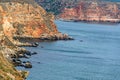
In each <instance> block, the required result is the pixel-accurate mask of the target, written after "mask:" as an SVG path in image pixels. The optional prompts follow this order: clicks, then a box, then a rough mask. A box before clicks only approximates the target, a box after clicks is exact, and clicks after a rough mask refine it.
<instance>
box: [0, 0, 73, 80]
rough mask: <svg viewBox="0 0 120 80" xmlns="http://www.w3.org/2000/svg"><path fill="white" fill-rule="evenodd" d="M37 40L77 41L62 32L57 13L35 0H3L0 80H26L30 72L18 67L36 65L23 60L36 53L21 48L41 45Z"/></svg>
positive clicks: (0, 27) (1, 3)
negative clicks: (48, 11) (17, 67)
mask: <svg viewBox="0 0 120 80" xmlns="http://www.w3.org/2000/svg"><path fill="white" fill-rule="evenodd" d="M27 39H28V40H29V41H26V40H27ZM35 39H38V42H40V41H56V40H74V39H73V38H72V37H70V36H69V35H68V34H62V33H60V32H59V31H58V30H57V27H56V25H55V23H54V15H53V14H51V13H47V12H46V11H45V10H44V9H43V8H42V7H41V6H39V5H38V4H37V3H35V2H34V0H21V1H19V0H8V1H5V0H1V1H0V64H1V66H2V67H0V73H1V74H0V80H25V78H26V77H27V75H28V74H29V72H28V71H18V70H16V69H15V67H16V66H20V67H24V68H32V67H33V66H32V63H31V62H30V61H22V60H21V58H27V59H28V58H30V57H31V56H32V55H36V54H37V53H36V52H30V51H28V50H26V49H25V48H22V47H37V46H38V45H39V44H38V42H36V41H34V40H35ZM21 40H23V41H22V42H21ZM32 40H33V41H32ZM6 66H8V67H9V68H8V67H6ZM3 67H4V68H3ZM8 69H9V70H8ZM6 70H8V71H6Z"/></svg>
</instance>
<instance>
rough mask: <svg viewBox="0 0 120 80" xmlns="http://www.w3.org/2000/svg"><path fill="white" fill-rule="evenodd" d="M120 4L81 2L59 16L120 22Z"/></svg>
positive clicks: (77, 19) (65, 18)
mask: <svg viewBox="0 0 120 80" xmlns="http://www.w3.org/2000/svg"><path fill="white" fill-rule="evenodd" d="M119 7H120V5H119V3H112V2H92V1H84V2H79V4H78V5H76V6H75V7H72V8H65V9H64V10H63V11H62V13H61V14H60V15H59V18H62V19H64V20H73V21H102V22H120V8H119Z"/></svg>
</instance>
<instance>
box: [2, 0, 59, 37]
mask: <svg viewBox="0 0 120 80" xmlns="http://www.w3.org/2000/svg"><path fill="white" fill-rule="evenodd" d="M3 1H4V0H3ZM11 1H12V0H9V1H6V2H2V3H0V16H1V19H0V22H1V25H2V27H3V30H4V33H5V34H6V35H7V36H9V37H11V36H12V37H13V36H25V37H26V36H27V37H33V38H37V37H40V36H41V35H42V34H44V33H46V34H51V35H52V34H55V33H58V30H57V28H56V25H55V24H54V22H53V21H54V16H53V15H52V14H50V13H47V12H46V11H45V10H44V9H43V8H42V7H40V6H39V5H37V4H36V3H35V2H34V3H32V4H30V3H26V2H24V1H23V2H19V1H17V0H15V1H12V2H11Z"/></svg>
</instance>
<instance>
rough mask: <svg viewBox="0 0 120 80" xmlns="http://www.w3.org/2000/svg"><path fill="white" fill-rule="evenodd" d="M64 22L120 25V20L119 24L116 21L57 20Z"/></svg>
mask: <svg viewBox="0 0 120 80" xmlns="http://www.w3.org/2000/svg"><path fill="white" fill-rule="evenodd" d="M56 20H60V21H64V22H84V23H101V24H108V23H110V24H120V20H119V21H117V22H114V21H102V20H100V21H99V20H74V19H56Z"/></svg>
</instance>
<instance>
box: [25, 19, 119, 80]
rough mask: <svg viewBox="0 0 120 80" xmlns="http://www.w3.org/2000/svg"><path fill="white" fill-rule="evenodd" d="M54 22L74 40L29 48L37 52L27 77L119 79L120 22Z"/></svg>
mask: <svg viewBox="0 0 120 80" xmlns="http://www.w3.org/2000/svg"><path fill="white" fill-rule="evenodd" d="M55 23H56V24H57V26H58V29H59V31H61V32H63V33H68V34H69V35H71V36H72V37H74V38H75V40H73V41H54V42H40V46H39V47H37V48H32V47H31V48H27V49H28V50H31V51H33V52H34V51H36V52H38V54H37V55H34V56H32V57H31V58H30V59H29V60H30V61H31V62H32V64H33V68H32V69H28V70H29V71H30V75H29V76H28V79H27V80H120V25H108V24H90V23H89V24H88V23H80V22H79V23H74V22H62V21H55ZM41 46H43V47H44V48H41ZM39 62H40V64H39Z"/></svg>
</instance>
